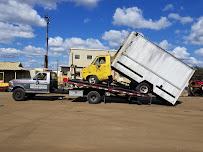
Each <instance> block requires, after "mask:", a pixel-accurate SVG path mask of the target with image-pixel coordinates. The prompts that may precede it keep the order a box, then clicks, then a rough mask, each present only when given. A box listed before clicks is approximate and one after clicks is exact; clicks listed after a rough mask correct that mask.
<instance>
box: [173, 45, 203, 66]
mask: <svg viewBox="0 0 203 152" xmlns="http://www.w3.org/2000/svg"><path fill="white" fill-rule="evenodd" d="M170 53H171V54H173V55H174V56H175V57H177V58H178V59H180V60H181V61H183V62H185V63H187V64H189V65H191V66H197V65H202V64H203V62H202V61H201V60H198V59H196V58H195V57H192V56H191V55H190V53H189V52H188V51H187V48H185V47H180V46H178V47H176V48H175V49H174V50H173V51H171V52H170Z"/></svg>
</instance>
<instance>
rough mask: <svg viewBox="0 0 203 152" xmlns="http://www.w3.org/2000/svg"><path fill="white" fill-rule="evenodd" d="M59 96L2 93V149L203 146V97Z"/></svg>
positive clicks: (57, 151) (188, 151)
mask: <svg viewBox="0 0 203 152" xmlns="http://www.w3.org/2000/svg"><path fill="white" fill-rule="evenodd" d="M57 99H58V97H57V96H53V97H36V98H35V99H33V100H29V101H23V102H15V101H13V99H12V96H11V93H0V151H1V152H46V151H47V152H62V151H64V152H72V151H73V152H84V151H87V152H104V151H109V152H113V151H116V152H130V151H132V152H135V151H143V152H146V151H150V152H153V151H154V152H158V151H160V152H167V151H168V152H173V151H174V152H175V151H177V152H180V151H183V152H193V151H194V152H202V151H203V97H183V98H180V99H179V100H180V104H178V105H176V106H167V105H159V104H151V105H137V104H127V103H124V102H123V101H121V99H117V103H116V102H115V101H114V102H113V103H107V104H104V103H101V104H98V105H90V104H88V103H85V102H72V100H71V99H68V97H66V98H64V99H63V100H57Z"/></svg>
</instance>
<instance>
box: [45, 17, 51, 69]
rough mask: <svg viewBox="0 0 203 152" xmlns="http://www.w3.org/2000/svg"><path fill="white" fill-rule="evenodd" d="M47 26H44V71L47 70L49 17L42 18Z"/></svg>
mask: <svg viewBox="0 0 203 152" xmlns="http://www.w3.org/2000/svg"><path fill="white" fill-rule="evenodd" d="M44 19H45V21H46V23H47V26H46V54H45V56H44V69H48V50H49V23H50V17H49V16H48V15H46V16H45V17H44Z"/></svg>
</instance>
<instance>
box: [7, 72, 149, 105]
mask: <svg viewBox="0 0 203 152" xmlns="http://www.w3.org/2000/svg"><path fill="white" fill-rule="evenodd" d="M57 80H58V79H57V74H56V73H55V72H50V71H47V72H39V73H37V75H36V76H35V77H34V78H31V79H24V80H23V79H16V80H11V81H10V82H9V90H10V91H11V92H13V94H12V96H13V99H14V100H15V101H24V100H27V99H29V98H32V97H34V96H35V95H36V94H51V93H63V94H68V93H69V96H71V97H86V98H87V101H88V102H89V103H90V104H98V103H101V102H102V100H103V101H104V102H105V101H106V96H122V97H126V99H127V100H128V101H129V103H131V102H137V103H139V104H140V102H139V101H137V100H136V99H137V97H145V98H147V100H148V99H149V102H151V96H149V95H146V94H142V93H139V92H137V91H135V90H131V89H130V88H129V87H128V86H127V85H126V86H123V85H122V86H121V85H120V86H119V85H118V84H110V83H108V84H107V83H106V84H105V83H103V84H90V83H88V82H85V81H82V80H64V81H65V83H67V84H68V85H69V86H70V87H69V88H62V89H60V88H58V86H57V83H58V82H57Z"/></svg>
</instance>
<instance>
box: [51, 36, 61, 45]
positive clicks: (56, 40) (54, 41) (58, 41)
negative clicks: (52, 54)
mask: <svg viewBox="0 0 203 152" xmlns="http://www.w3.org/2000/svg"><path fill="white" fill-rule="evenodd" d="M49 45H50V46H52V47H56V46H62V45H63V38H61V37H60V36H57V37H54V38H52V37H51V38H49Z"/></svg>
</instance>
